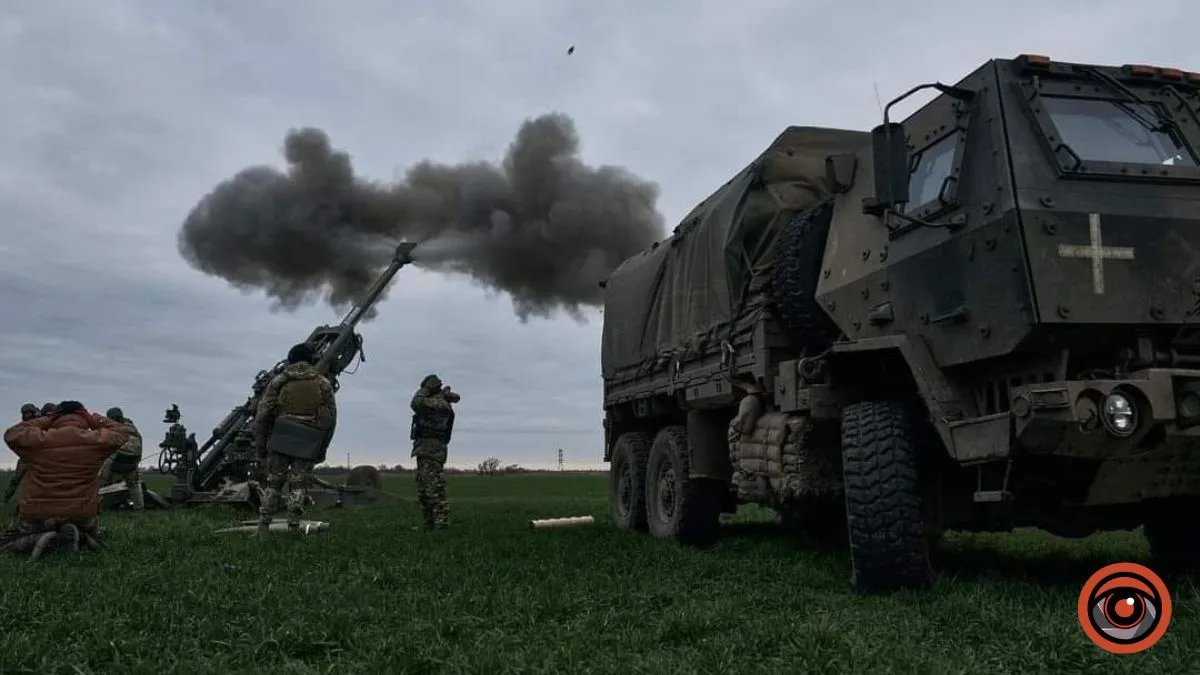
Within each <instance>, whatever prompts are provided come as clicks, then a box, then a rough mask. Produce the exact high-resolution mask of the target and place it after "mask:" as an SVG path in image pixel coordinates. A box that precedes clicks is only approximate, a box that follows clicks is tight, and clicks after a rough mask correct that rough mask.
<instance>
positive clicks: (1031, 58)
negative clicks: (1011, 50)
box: [1017, 54, 1050, 68]
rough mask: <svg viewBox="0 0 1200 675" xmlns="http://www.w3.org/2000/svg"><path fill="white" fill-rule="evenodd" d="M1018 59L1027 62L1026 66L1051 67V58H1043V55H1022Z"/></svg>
mask: <svg viewBox="0 0 1200 675" xmlns="http://www.w3.org/2000/svg"><path fill="white" fill-rule="evenodd" d="M1017 58H1019V59H1021V60H1023V61H1025V63H1026V65H1029V66H1032V67H1034V68H1049V67H1050V57H1049V56H1042V55H1041V54H1022V55H1020V56H1018V57H1017Z"/></svg>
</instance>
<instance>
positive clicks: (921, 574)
mask: <svg viewBox="0 0 1200 675" xmlns="http://www.w3.org/2000/svg"><path fill="white" fill-rule="evenodd" d="M915 438H916V435H915V433H914V430H913V427H912V421H911V417H910V414H909V412H908V410H907V408H906V407H905V406H903V405H901V404H899V403H894V402H890V401H866V402H862V403H855V404H852V405H849V406H846V408H844V409H843V411H842V467H843V473H844V475H845V489H846V529H847V530H848V534H849V540H850V560H851V563H852V567H853V574H852V577H851V582H850V583H851V586H852V587H853V588H854V590H855V591H857V592H859V593H871V592H887V591H892V590H896V589H898V588H901V587H905V586H910V587H925V586H928V585H929V584H930V583H932V581H933V570H932V568H931V566H930V553H929V543H928V541H927V539H926V536H925V527H924V525H925V522H924V516H923V511H922V508H921V484H920V478H919V472H918V453H919V448H918V447H917V443H916V442H915V440H914V439H915Z"/></svg>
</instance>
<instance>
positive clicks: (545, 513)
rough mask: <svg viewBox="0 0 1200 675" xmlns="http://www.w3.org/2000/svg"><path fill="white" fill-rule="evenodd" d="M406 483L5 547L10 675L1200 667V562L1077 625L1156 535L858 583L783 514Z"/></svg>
mask: <svg viewBox="0 0 1200 675" xmlns="http://www.w3.org/2000/svg"><path fill="white" fill-rule="evenodd" d="M5 480H6V478H5ZM385 488H386V489H387V490H389V491H392V492H395V493H397V494H398V495H399V497H400V498H401V501H400V502H399V503H398V504H394V505H388V506H384V507H379V508H370V509H329V510H324V511H320V512H314V513H312V514H310V515H311V516H313V517H316V518H320V519H324V520H327V521H328V522H330V523H331V526H330V529H329V530H328V531H327V532H324V533H321V534H316V535H307V536H305V535H288V534H278V535H275V536H273V537H271V538H270V539H269V540H267V541H265V542H258V541H253V540H251V539H250V538H248V537H246V536H243V535H240V534H216V533H214V532H213V530H215V529H217V528H218V527H222V526H226V525H231V524H234V521H236V520H237V519H238V518H239V517H246V514H244V513H242V514H239V513H237V512H235V511H233V510H232V509H230V508H228V507H220V508H215V509H202V510H189V511H174V512H162V511H151V512H144V513H141V514H136V515H135V514H124V513H114V514H110V515H106V516H105V525H106V526H107V527H108V529H109V548H108V550H107V551H105V552H103V553H100V554H80V555H79V556H77V557H74V558H72V557H70V556H67V555H64V554H58V555H55V556H52V557H49V558H47V559H46V560H44V561H43V562H41V563H38V564H27V563H24V562H22V561H21V560H20V559H18V558H15V557H10V558H6V559H3V560H0V575H3V578H4V585H3V589H4V590H3V591H0V594H2V596H0V597H2V600H0V607H2V608H3V610H2V612H0V617H2V619H0V621H2V622H3V623H2V624H0V672H5V673H10V672H37V673H57V672H63V673H71V672H119V673H166V672H179V673H241V672H263V673H265V672H280V673H310V672H313V673H315V672H360V673H417V672H477V673H514V672H546V673H550V672H553V673H584V672H613V673H617V672H621V673H626V672H642V673H713V672H728V673H732V672H736V673H756V672H789V673H795V672H857V673H873V672H963V673H966V672H971V673H980V672H986V673H996V672H1128V673H1134V672H1139V673H1167V672H1197V671H1200V616H1198V614H1200V612H1198V611H1197V608H1198V605H1200V603H1198V599H1197V589H1196V586H1195V585H1194V582H1193V581H1192V580H1190V579H1183V580H1178V581H1175V582H1174V583H1173V585H1172V592H1173V594H1174V600H1175V616H1174V618H1173V620H1172V623H1171V626H1170V628H1169V630H1168V631H1167V633H1166V636H1165V637H1164V638H1163V639H1162V640H1161V641H1160V642H1159V643H1158V644H1157V645H1155V646H1154V647H1152V648H1151V649H1150V650H1149V651H1147V652H1144V653H1141V654H1135V655H1130V656H1113V655H1109V654H1106V653H1104V652H1101V651H1100V650H1098V649H1097V648H1095V647H1094V646H1093V645H1092V644H1091V643H1090V642H1088V641H1087V639H1086V638H1085V637H1084V635H1083V633H1082V631H1081V630H1080V628H1079V626H1078V624H1077V622H1076V618H1075V604H1076V598H1077V594H1078V590H1079V587H1080V585H1081V584H1082V582H1083V581H1084V580H1085V579H1086V578H1087V576H1088V575H1089V574H1090V573H1091V572H1092V571H1094V570H1095V569H1096V568H1098V567H1100V566H1102V565H1104V564H1107V563H1109V562H1114V561H1121V560H1135V561H1137V560H1144V559H1145V558H1146V555H1147V551H1146V548H1145V545H1144V543H1143V542H1142V540H1141V537H1140V535H1138V534H1115V535H1103V536H1097V537H1093V538H1091V539H1088V540H1083V541H1067V540H1060V539H1056V538H1053V537H1050V536H1048V535H1043V534H1040V533H1034V532H1018V533H1015V534H1011V535H986V536H984V535H974V536H966V535H950V536H949V537H948V553H947V555H948V560H947V565H948V567H947V571H946V573H945V575H944V576H943V578H942V579H941V580H940V581H939V582H938V584H937V585H936V586H935V587H934V588H933V589H932V590H931V591H929V592H926V593H913V592H903V593H899V594H895V595H892V596H887V597H858V596H854V595H852V594H851V593H850V591H849V588H848V582H847V580H848V575H849V560H848V558H847V555H846V554H845V553H844V552H840V551H827V550H818V549H815V548H813V547H812V546H810V545H806V544H804V543H802V542H800V541H798V540H796V539H794V538H792V537H789V536H788V535H787V534H785V533H784V531H782V530H781V529H780V528H779V527H778V526H776V525H774V522H773V518H772V516H771V515H770V513H769V512H764V511H758V510H747V511H745V512H743V513H739V514H738V516H737V517H736V518H734V519H732V520H731V521H730V522H729V523H727V524H726V525H725V527H724V537H723V540H722V542H721V543H720V544H719V546H717V547H716V548H715V549H713V550H710V551H705V552H699V551H693V550H688V549H684V548H680V547H678V546H675V545H672V544H669V543H666V542H663V541H657V540H653V539H651V538H649V537H647V536H639V535H632V534H626V533H623V532H618V531H615V530H613V529H611V528H610V527H609V524H608V517H607V513H606V511H607V507H606V496H605V495H606V490H605V479H604V477H603V476H600V475H554V474H549V475H526V476H522V475H516V476H502V477H494V478H485V477H478V476H456V477H453V478H452V479H451V480H450V481H449V487H448V490H449V494H450V499H451V517H452V519H453V526H452V529H450V530H446V531H443V532H437V533H426V532H417V531H412V529H411V528H412V527H413V526H415V525H417V523H418V520H419V516H418V509H417V507H416V505H415V502H414V501H413V500H412V494H413V488H412V485H411V478H409V477H389V478H388V481H387V484H386V485H385ZM587 514H590V515H593V516H596V518H597V520H598V522H597V524H596V525H595V526H592V527H584V528H579V529H570V530H557V531H555V530H541V531H531V530H530V529H529V528H528V520H529V519H532V518H542V517H557V516H570V515H587Z"/></svg>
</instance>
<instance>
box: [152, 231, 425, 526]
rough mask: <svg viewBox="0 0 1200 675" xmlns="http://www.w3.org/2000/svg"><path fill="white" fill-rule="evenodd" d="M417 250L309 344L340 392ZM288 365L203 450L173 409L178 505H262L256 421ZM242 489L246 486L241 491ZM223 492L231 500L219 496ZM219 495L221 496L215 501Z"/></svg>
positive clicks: (402, 248) (262, 380)
mask: <svg viewBox="0 0 1200 675" xmlns="http://www.w3.org/2000/svg"><path fill="white" fill-rule="evenodd" d="M415 246H416V244H414V243H411V242H405V243H402V244H400V245H399V246H397V247H396V252H395V255H394V256H393V258H392V261H391V263H390V264H389V265H388V267H387V269H385V270H384V271H383V273H382V274H381V275H380V276H379V278H378V279H376V280H375V283H374V284H373V285H372V286H371V288H370V289H369V290H368V291H367V293H366V295H365V296H364V297H363V299H362V300H361V301H360V302H358V303H357V304H356V305H355V306H354V307H352V308H351V309H350V311H349V312H348V313H347V314H346V316H345V317H344V318H343V319H342V320H341V322H340V323H338V324H336V325H333V326H318V327H317V328H315V329H313V332H312V333H311V334H310V335H309V336H308V338H307V339H306V340H305V342H307V343H308V344H309V345H311V346H312V348H313V352H314V354H315V355H316V358H317V361H316V368H317V370H318V371H319V372H321V373H322V374H323V375H325V376H326V377H328V378H329V381H330V384H332V385H333V389H334V391H337V390H338V388H339V383H338V376H339V375H341V374H342V373H343V372H344V371H345V370H346V368H347V367H348V366H349V365H350V364H351V363H352V362H353V361H354V359H355V357H358V358H359V359H360V360H362V361H366V357H365V355H364V353H363V341H362V336H361V335H359V334H358V333H356V332H355V328H356V327H357V326H358V323H359V322H360V321H362V319H363V317H364V316H366V313H367V312H368V311H369V310H370V309H371V307H372V306H373V305H374V304H375V303H376V302H378V301H379V297H380V296H381V295H382V294H383V291H384V289H386V288H387V286H388V284H389V283H390V282H391V280H392V278H393V277H394V276H395V275H396V272H398V271H399V270H400V268H401V267H404V266H405V265H407V264H409V263H410V262H412V257H411V255H410V254H411V253H412V250H413V248H414V247H415ZM286 364H287V362H286V360H280V361H278V362H277V363H276V364H275V365H274V366H273V367H272V368H271V369H270V370H262V371H259V373H258V374H257V375H256V376H255V378H254V384H253V385H252V387H251V394H250V396H249V397H248V398H247V399H246V400H245V402H243V403H242V404H241V405H239V406H237V407H235V408H234V409H233V410H231V411H230V412H229V414H228V415H226V416H225V419H223V420H221V423H220V424H218V425H217V427H216V428H214V429H213V432H212V435H211V436H210V437H209V438H208V440H207V441H205V442H204V444H203V445H201V446H199V447H197V446H196V441H195V435H194V434H192V435H190V436H189V435H188V434H187V430H186V429H185V428H184V427H183V425H181V424H179V417H180V413H179V409H178V407H177V406H174V405H173V406H172V409H171V410H168V411H167V416H166V418H165V419H164V420H163V421H164V422H166V423H170V424H171V428H170V429H169V430H168V431H167V435H166V438H165V439H164V440H163V442H162V443H160V444H159V447H161V448H162V453H161V454H160V455H159V471H160V472H161V473H170V474H174V476H175V479H176V480H175V485H174V486H173V487H172V490H171V501H173V502H175V503H185V502H193V503H194V502H208V501H227V500H229V501H247V500H248V501H250V502H251V503H253V502H256V501H257V491H256V490H255V489H252V486H249V484H250V483H251V482H252V481H254V480H255V478H256V472H257V471H259V470H260V467H259V466H258V464H259V459H260V458H259V457H258V456H257V455H256V453H255V451H254V448H253V440H254V428H253V423H254V415H255V412H256V411H257V409H258V402H259V399H260V398H261V396H262V394H263V392H264V391H265V390H266V388H267V384H268V383H270V381H271V379H272V378H273V377H274V376H275V375H277V374H279V373H280V372H281V371H282V370H283V368H284V367H285V366H286ZM239 484H246V485H243V486H242V487H240V488H239ZM218 492H223V493H224V495H226V497H225V498H222V496H221V495H216V493H218ZM214 495H216V496H214Z"/></svg>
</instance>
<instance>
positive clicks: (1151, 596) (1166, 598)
mask: <svg viewBox="0 0 1200 675" xmlns="http://www.w3.org/2000/svg"><path fill="white" fill-rule="evenodd" d="M1169 623H1171V594H1170V593H1168V592H1167V586H1166V584H1164V583H1163V582H1162V579H1159V578H1158V575H1157V574H1155V573H1154V572H1152V571H1150V570H1149V569H1148V568H1146V567H1143V566H1142V565H1137V564H1135V563H1116V564H1113V565H1109V566H1107V567H1104V568H1102V569H1100V570H1099V571H1097V572H1096V573H1095V574H1093V575H1092V576H1091V577H1090V578H1089V579H1088V580H1087V583H1085V584H1084V585H1083V590H1081V591H1080V592H1079V624H1080V625H1081V626H1083V632H1084V633H1086V634H1087V636H1088V638H1090V639H1091V641H1092V642H1094V643H1096V646H1097V647H1099V648H1101V649H1103V650H1104V651H1106V652H1112V653H1113V654H1133V653H1134V652H1140V651H1142V650H1144V649H1149V648H1150V647H1151V646H1152V645H1153V644H1154V643H1155V642H1158V640H1159V638H1161V637H1162V636H1163V633H1165V632H1167V624H1169Z"/></svg>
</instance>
